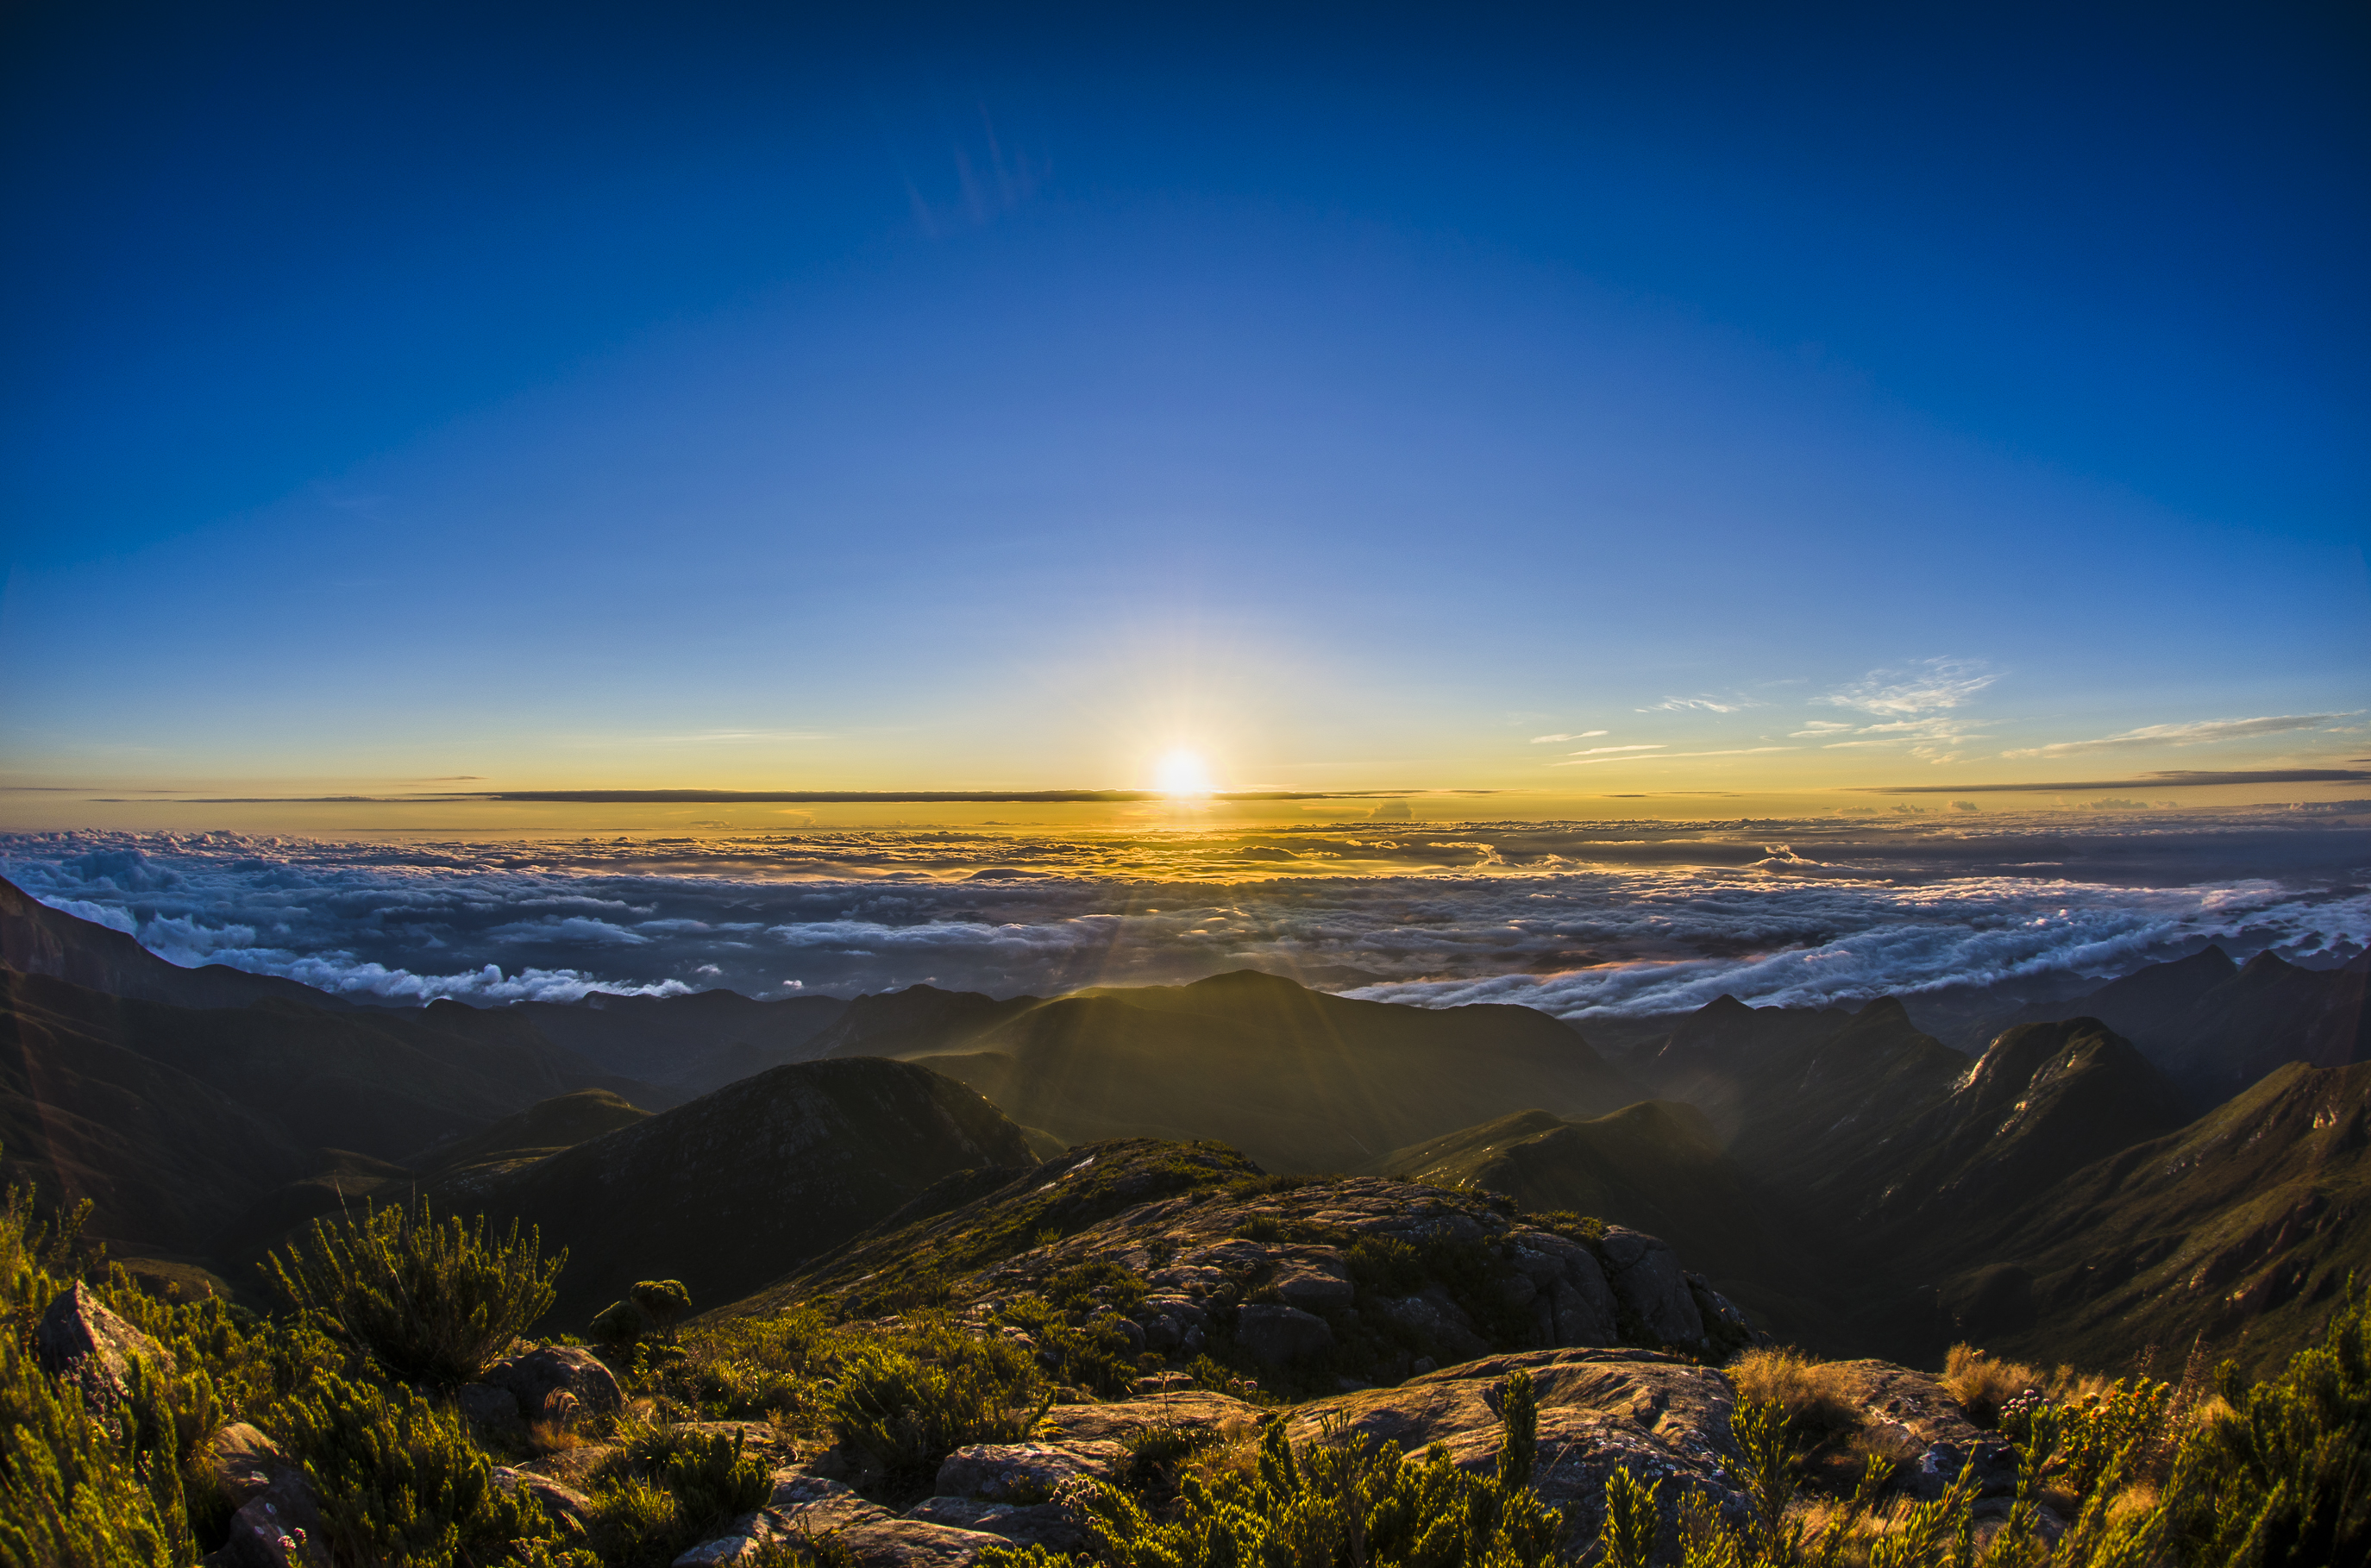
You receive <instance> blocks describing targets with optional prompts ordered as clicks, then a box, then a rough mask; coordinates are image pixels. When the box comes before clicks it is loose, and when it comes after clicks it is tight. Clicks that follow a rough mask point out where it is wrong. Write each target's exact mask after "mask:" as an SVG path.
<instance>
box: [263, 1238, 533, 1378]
mask: <svg viewBox="0 0 2371 1568" xmlns="http://www.w3.org/2000/svg"><path fill="white" fill-rule="evenodd" d="M485 1232H486V1222H485V1219H484V1218H483V1216H480V1217H479V1218H478V1219H476V1220H475V1221H473V1222H471V1223H468V1224H465V1223H463V1222H462V1221H461V1220H460V1219H459V1218H458V1217H448V1218H446V1219H445V1221H444V1222H443V1223H442V1224H439V1223H438V1222H437V1221H436V1218H435V1216H433V1215H432V1214H430V1213H429V1211H428V1205H427V1204H426V1203H425V1202H424V1201H422V1202H418V1203H414V1204H403V1205H388V1206H387V1207H385V1208H371V1207H366V1208H365V1209H364V1212H363V1215H362V1217H361V1218H359V1219H355V1218H351V1217H343V1216H341V1217H339V1218H335V1219H320V1220H316V1221H315V1222H314V1224H313V1228H312V1232H311V1235H310V1236H309V1237H308V1238H307V1239H306V1240H305V1241H303V1242H300V1243H298V1244H296V1245H295V1246H292V1247H290V1248H289V1249H288V1250H287V1251H285V1252H282V1253H276V1254H274V1255H273V1256H272V1260H271V1262H270V1263H269V1264H268V1265H267V1267H268V1270H269V1273H270V1274H271V1277H272V1284H273V1285H274V1286H276V1287H277V1288H278V1289H279V1291H280V1293H281V1295H282V1296H283V1297H285V1298H286V1299H287V1301H288V1303H289V1305H291V1306H292V1307H294V1308H295V1309H296V1310H297V1311H298V1312H299V1313H302V1314H304V1315H306V1316H307V1317H310V1318H312V1319H314V1320H317V1321H318V1323H319V1324H320V1325H321V1326H322V1327H323V1328H324V1329H326V1330H327V1331H328V1332H330V1333H331V1334H333V1335H335V1336H336V1337H337V1338H338V1339H340V1340H341V1341H342V1342H343V1343H346V1344H347V1345H348V1346H350V1347H351V1348H353V1349H354V1350H357V1351H360V1352H362V1353H363V1354H364V1355H369V1356H371V1357H372V1358H373V1359H374V1360H376V1362H377V1363H378V1364H379V1365H380V1366H382V1367H384V1368H385V1369H386V1370H387V1373H388V1374H389V1375H391V1376H393V1377H396V1378H418V1379H424V1380H427V1381H430V1382H434V1383H439V1384H445V1385H451V1384H456V1383H466V1382H468V1380H469V1379H470V1378H474V1377H476V1376H477V1375H478V1374H479V1373H480V1371H482V1370H484V1369H485V1366H486V1365H487V1364H488V1363H489V1362H491V1361H492V1360H493V1359H494V1357H496V1356H497V1355H501V1354H502V1353H503V1351H504V1350H505V1349H507V1348H508V1347H509V1345H510V1343H511V1341H513V1340H514V1339H516V1338H517V1337H518V1336H519V1334H520V1333H521V1332H523V1331H524V1330H526V1327H527V1326H528V1325H529V1324H531V1323H533V1322H534V1321H535V1320H537V1319H538V1318H540V1317H542V1316H543V1314H544V1312H545V1310H546V1309H549V1307H550V1306H551V1302H552V1297H553V1295H554V1292H553V1289H552V1282H553V1281H554V1280H556V1279H557V1278H559V1276H560V1270H561V1265H562V1264H563V1263H565V1262H567V1259H568V1254H567V1253H566V1252H564V1251H563V1252H561V1254H560V1255H559V1256H557V1257H555V1258H552V1259H551V1260H549V1262H546V1261H544V1260H543V1259H541V1258H540V1257H538V1251H539V1250H540V1249H539V1245H538V1238H537V1237H536V1234H535V1233H534V1232H533V1231H529V1232H528V1233H527V1235H526V1239H524V1240H522V1239H520V1236H519V1230H518V1226H517V1225H516V1224H515V1223H514V1224H513V1225H512V1226H511V1228H510V1230H509V1232H508V1233H507V1234H505V1235H504V1236H503V1238H502V1239H500V1240H497V1241H491V1242H490V1241H489V1240H488V1239H486V1234H485Z"/></svg>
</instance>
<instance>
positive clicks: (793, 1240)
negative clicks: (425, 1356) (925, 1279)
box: [431, 1058, 1036, 1324]
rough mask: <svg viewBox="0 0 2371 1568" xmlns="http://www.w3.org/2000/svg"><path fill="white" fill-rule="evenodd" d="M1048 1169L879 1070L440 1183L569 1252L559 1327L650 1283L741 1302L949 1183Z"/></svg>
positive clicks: (797, 1078)
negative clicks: (980, 1173) (960, 1175)
mask: <svg viewBox="0 0 2371 1568" xmlns="http://www.w3.org/2000/svg"><path fill="white" fill-rule="evenodd" d="M1035 1163H1036V1157H1035V1156H1034V1155H1033V1154H1031V1153H1030V1152H1029V1147H1028V1144H1027V1142H1026V1140H1025V1139H1024V1137H1023V1136H1022V1132H1021V1129H1020V1128H1019V1127H1017V1126H1015V1125H1013V1124H1012V1122H1010V1121H1009V1120H1007V1119H1006V1118H1005V1117H1004V1115H1003V1114H1002V1113H1000V1112H999V1111H998V1110H997V1109H996V1107H995V1106H993V1105H990V1104H989V1102H988V1101H986V1100H983V1099H982V1098H980V1096H979V1095H977V1094H976V1093H974V1092H973V1091H972V1090H969V1089H966V1087H965V1086H963V1085H962V1084H960V1083H957V1082H955V1081H954V1079H952V1078H944V1077H942V1076H941V1075H939V1074H937V1073H933V1072H931V1071H930V1070H929V1069H927V1068H924V1067H920V1066H914V1065H913V1064H911V1063H906V1062H890V1061H883V1060H880V1059H878V1058H864V1059H859V1060H853V1061H818V1062H804V1063H797V1064H793V1065H792V1066H781V1067H775V1068H772V1069H770V1070H769V1071H767V1072H763V1073H760V1074H758V1076H757V1077H755V1078H745V1079H743V1080H742V1081H741V1082H739V1083H735V1084H731V1085H728V1086H726V1087H725V1088H723V1089H721V1090H717V1091H715V1092H714V1093H712V1094H707V1095H703V1096H701V1097H700V1099H698V1100H695V1101H692V1102H691V1103H689V1104H688V1105H679V1106H677V1107H676V1108H675V1109H674V1110H672V1111H667V1112H664V1113H660V1114H658V1115H655V1116H651V1117H648V1118H646V1119H642V1120H639V1121H637V1122H635V1123H633V1124H631V1125H629V1126H625V1127H621V1128H619V1130H617V1131H615V1132H611V1133H607V1134H605V1135H603V1136H599V1137H596V1138H593V1139H591V1140H589V1141H587V1142H584V1143H580V1144H578V1145H576V1146H575V1147H573V1148H570V1149H567V1150H566V1151H564V1152H562V1153H559V1154H555V1155H551V1156H549V1158H546V1159H540V1160H538V1161H536V1162H535V1163H533V1164H530V1165H526V1166H524V1167H521V1168H517V1169H513V1170H503V1171H498V1172H492V1173H488V1172H485V1171H484V1170H482V1168H480V1170H476V1171H471V1172H468V1173H465V1174H462V1175H459V1176H457V1177H454V1178H450V1179H447V1180H445V1181H444V1182H438V1183H436V1184H435V1185H434V1187H433V1188H432V1189H431V1192H432V1196H433V1197H434V1199H435V1201H436V1202H437V1204H438V1205H439V1206H440V1207H443V1208H445V1209H447V1210H449V1211H452V1212H456V1213H464V1212H466V1213H482V1214H485V1215H487V1216H490V1217H491V1218H492V1220H493V1221H494V1222H495V1223H497V1224H501V1223H503V1222H505V1221H508V1220H510V1219H513V1218H515V1219H517V1220H519V1221H520V1222H521V1223H522V1224H523V1225H530V1226H533V1227H535V1228H537V1229H538V1231H539V1232H540V1233H541V1235H542V1238H543V1244H544V1247H545V1249H546V1250H547V1251H550V1250H554V1249H557V1248H561V1247H566V1248H567V1249H568V1251H569V1262H568V1268H567V1270H566V1272H565V1273H564V1274H562V1276H561V1298H560V1301H559V1303H558V1305H557V1306H556V1307H555V1309H554V1311H555V1313H556V1317H555V1319H554V1320H555V1321H557V1322H561V1323H567V1324H581V1323H583V1322H584V1321H585V1320H587V1319H589V1318H590V1316H591V1315H592V1314H593V1313H594V1312H596V1311H597V1310H599V1309H601V1308H602V1307H603V1306H605V1305H606V1304H607V1303H608V1302H609V1301H611V1300H613V1299H615V1298H617V1297H619V1296H621V1295H622V1294H624V1292H625V1289H626V1287H627V1286H630V1285H631V1284H632V1283H633V1282H634V1281H636V1280H638V1279H643V1278H669V1279H679V1280H681V1281H683V1282H684V1284H685V1285H686V1286H688V1288H689V1289H690V1291H691V1293H692V1299H693V1300H695V1301H698V1302H701V1303H703V1304H705V1303H711V1302H721V1301H730V1300H733V1299H735V1298H737V1297H743V1296H746V1295H747V1294H749V1293H750V1292H752V1291H754V1290H757V1289H758V1287H760V1286H764V1285H765V1284H767V1283H768V1282H769V1281H771V1280H774V1279H778V1278H780V1277H781V1276H782V1275H783V1274H788V1273H790V1272H791V1271H792V1269H793V1268H794V1267H796V1266H798V1265H799V1264H801V1263H802V1262H805V1261H806V1260H808V1259H810V1258H812V1257H814V1256H815V1255H816V1254H817V1253H819V1252H822V1251H826V1250H827V1249H828V1248H830V1247H833V1246H837V1245H838V1244H839V1242H841V1241H843V1240H845V1239H847V1238H849V1237H850V1236H852V1235H854V1234H855V1233H856V1232H858V1231H859V1230H862V1229H863V1228H865V1227H866V1226H868V1225H871V1224H873V1222H874V1221H876V1220H878V1219H880V1218H881V1217H882V1216H885V1215H887V1214H889V1213H891V1212H892V1211H894V1210H895V1209H896V1208H898V1207H899V1206H900V1205H903V1204H905V1203H906V1202H907V1201H908V1199H910V1198H912V1197H913V1196H915V1195H916V1194H917V1193H919V1192H921V1191H922V1190H923V1189H924V1188H926V1187H928V1186H929V1185H930V1184H931V1183H932V1182H936V1181H938V1180H940V1179H941V1178H942V1177H945V1176H949V1175H952V1174H954V1172H956V1171H959V1170H966V1169H969V1168H974V1167H979V1166H1006V1167H1025V1166H1030V1165H1034V1164H1035Z"/></svg>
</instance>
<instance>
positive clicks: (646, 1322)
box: [592, 1301, 657, 1355]
mask: <svg viewBox="0 0 2371 1568" xmlns="http://www.w3.org/2000/svg"><path fill="white" fill-rule="evenodd" d="M656 1326H657V1325H656V1324H654V1323H653V1322H652V1321H651V1315H650V1314H649V1313H648V1312H645V1311H643V1310H642V1308H641V1307H639V1306H637V1305H636V1304H635V1303H633V1302H631V1301H612V1302H610V1303H609V1305H607V1307H604V1308H602V1309H601V1310H599V1311H598V1312H596V1313H594V1314H593V1323H592V1328H593V1342H594V1343H596V1344H600V1345H606V1346H607V1347H608V1348H609V1349H610V1350H613V1351H616V1352H619V1354H621V1355H622V1354H623V1353H625V1352H627V1351H630V1350H632V1349H633V1348H634V1346H635V1344H636V1343H638V1342H639V1341H640V1340H641V1339H642V1336H643V1335H644V1334H646V1333H649V1332H651V1331H652V1329H653V1328H655V1327H656Z"/></svg>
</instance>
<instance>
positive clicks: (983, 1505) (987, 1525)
mask: <svg viewBox="0 0 2371 1568" xmlns="http://www.w3.org/2000/svg"><path fill="white" fill-rule="evenodd" d="M905 1516H906V1517H907V1518H908V1519H919V1520H921V1521H922V1522H923V1523H925V1524H932V1525H943V1526H945V1527H947V1528H950V1529H958V1530H977V1531H979V1532H980V1533H982V1534H984V1535H992V1536H1000V1537H1001V1538H1003V1539H1005V1540H1007V1541H1009V1542H1011V1543H1012V1544H1013V1545H1015V1546H1042V1547H1044V1548H1045V1549H1046V1550H1047V1551H1084V1550H1085V1548H1086V1545H1087V1532H1086V1531H1084V1530H1082V1529H1081V1528H1079V1527H1078V1526H1077V1525H1075V1524H1073V1523H1072V1522H1071V1521H1070V1515H1069V1513H1068V1512H1067V1511H1066V1510H1065V1509H1064V1508H1063V1506H1062V1505H1060V1504H1059V1503H1031V1504H1026V1505H1018V1506H1016V1505H1012V1504H1010V1503H989V1502H987V1501H985V1500H983V1499H981V1498H977V1497H926V1498H924V1499H923V1500H922V1501H921V1502H919V1503H917V1504H916V1505H914V1506H912V1507H911V1508H908V1509H907V1510H906V1514H905Z"/></svg>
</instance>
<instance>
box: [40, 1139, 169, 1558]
mask: <svg viewBox="0 0 2371 1568" xmlns="http://www.w3.org/2000/svg"><path fill="white" fill-rule="evenodd" d="M89 1213H90V1205H88V1204H87V1203H86V1204H83V1205H80V1206H79V1207H77V1208H75V1209H74V1210H71V1211H69V1212H68V1213H67V1214H66V1215H64V1216H59V1217H55V1218H50V1219H44V1218H43V1217H42V1216H41V1215H40V1210H39V1205H37V1203H36V1200H35V1196H34V1193H33V1190H32V1189H31V1188H30V1187H28V1186H11V1187H10V1188H9V1189H8V1190H7V1192H6V1194H5V1195H0V1565H5V1568H37V1565H38V1568H84V1565H86V1564H87V1565H89V1568H101V1565H112V1564H115V1563H119V1562H120V1563H126V1564H145V1563H156V1564H163V1563H168V1562H173V1563H178V1562H186V1561H187V1560H188V1559H189V1557H190V1556H191V1555H192V1553H191V1538H190V1528H189V1520H188V1513H187V1509H186V1507H185V1505H184V1502H183V1496H182V1493H183V1461H184V1459H185V1458H187V1456H188V1454H189V1451H190V1444H191V1441H192V1435H191V1434H192V1429H193V1428H196V1427H200V1426H202V1427H203V1430H202V1431H196V1432H195V1434H194V1440H195V1441H199V1442H202V1441H203V1440H204V1438H205V1437H207V1436H210V1435H212V1434H213V1427H212V1425H208V1424H206V1423H208V1422H210V1421H213V1420H214V1413H213V1412H214V1390H213V1385H212V1382H211V1380H210V1379H208V1378H207V1377H206V1375H205V1373H204V1371H203V1370H202V1368H197V1367H191V1368H190V1369H189V1370H187V1371H185V1372H184V1373H183V1374H181V1375H180V1376H179V1377H176V1376H175V1375H174V1374H172V1373H169V1372H168V1371H167V1370H166V1369H165V1368H164V1367H162V1366H151V1365H149V1364H148V1363H147V1362H146V1361H145V1360H140V1359H135V1360H134V1361H133V1363H132V1365H131V1366H130V1367H129V1368H128V1369H127V1370H128V1382H129V1389H128V1394H129V1397H128V1398H126V1399H125V1400H124V1401H122V1403H121V1406H120V1407H119V1408H117V1409H115V1410H112V1411H110V1412H109V1419H108V1421H106V1422H105V1423H102V1422H100V1421H99V1420H98V1419H96V1417H97V1412H93V1411H90V1410H87V1409H86V1408H85V1407H84V1404H83V1401H82V1396H81V1395H80V1393H79V1392H77V1391H76V1390H75V1389H62V1388H60V1387H59V1386H58V1385H57V1384H56V1383H54V1382H52V1380H51V1378H49V1376H48V1375H47V1374H46V1373H44V1372H43V1371H42V1370H41V1367H40V1361H39V1359H38V1358H37V1356H36V1355H35V1353H34V1349H33V1329H34V1325H35V1324H36V1323H38V1322H39V1321H40V1317H41V1314H42V1313H43V1312H45V1311H47V1310H48V1309H49V1306H50V1303H51V1302H52V1301H54V1300H56V1299H57V1297H59V1295H60V1294H61V1293H63V1292H64V1291H65V1290H66V1289H67V1288H68V1287H69V1286H72V1285H74V1284H75V1282H76V1281H77V1280H78V1279H79V1278H80V1277H81V1275H82V1274H84V1273H85V1272H86V1271H87V1268H89V1267H90V1266H91V1262H92V1260H90V1259H87V1258H85V1257H84V1256H83V1255H82V1249H81V1246H80V1238H81V1231H82V1224H83V1221H84V1219H85V1218H87V1216H88V1215H89Z"/></svg>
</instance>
